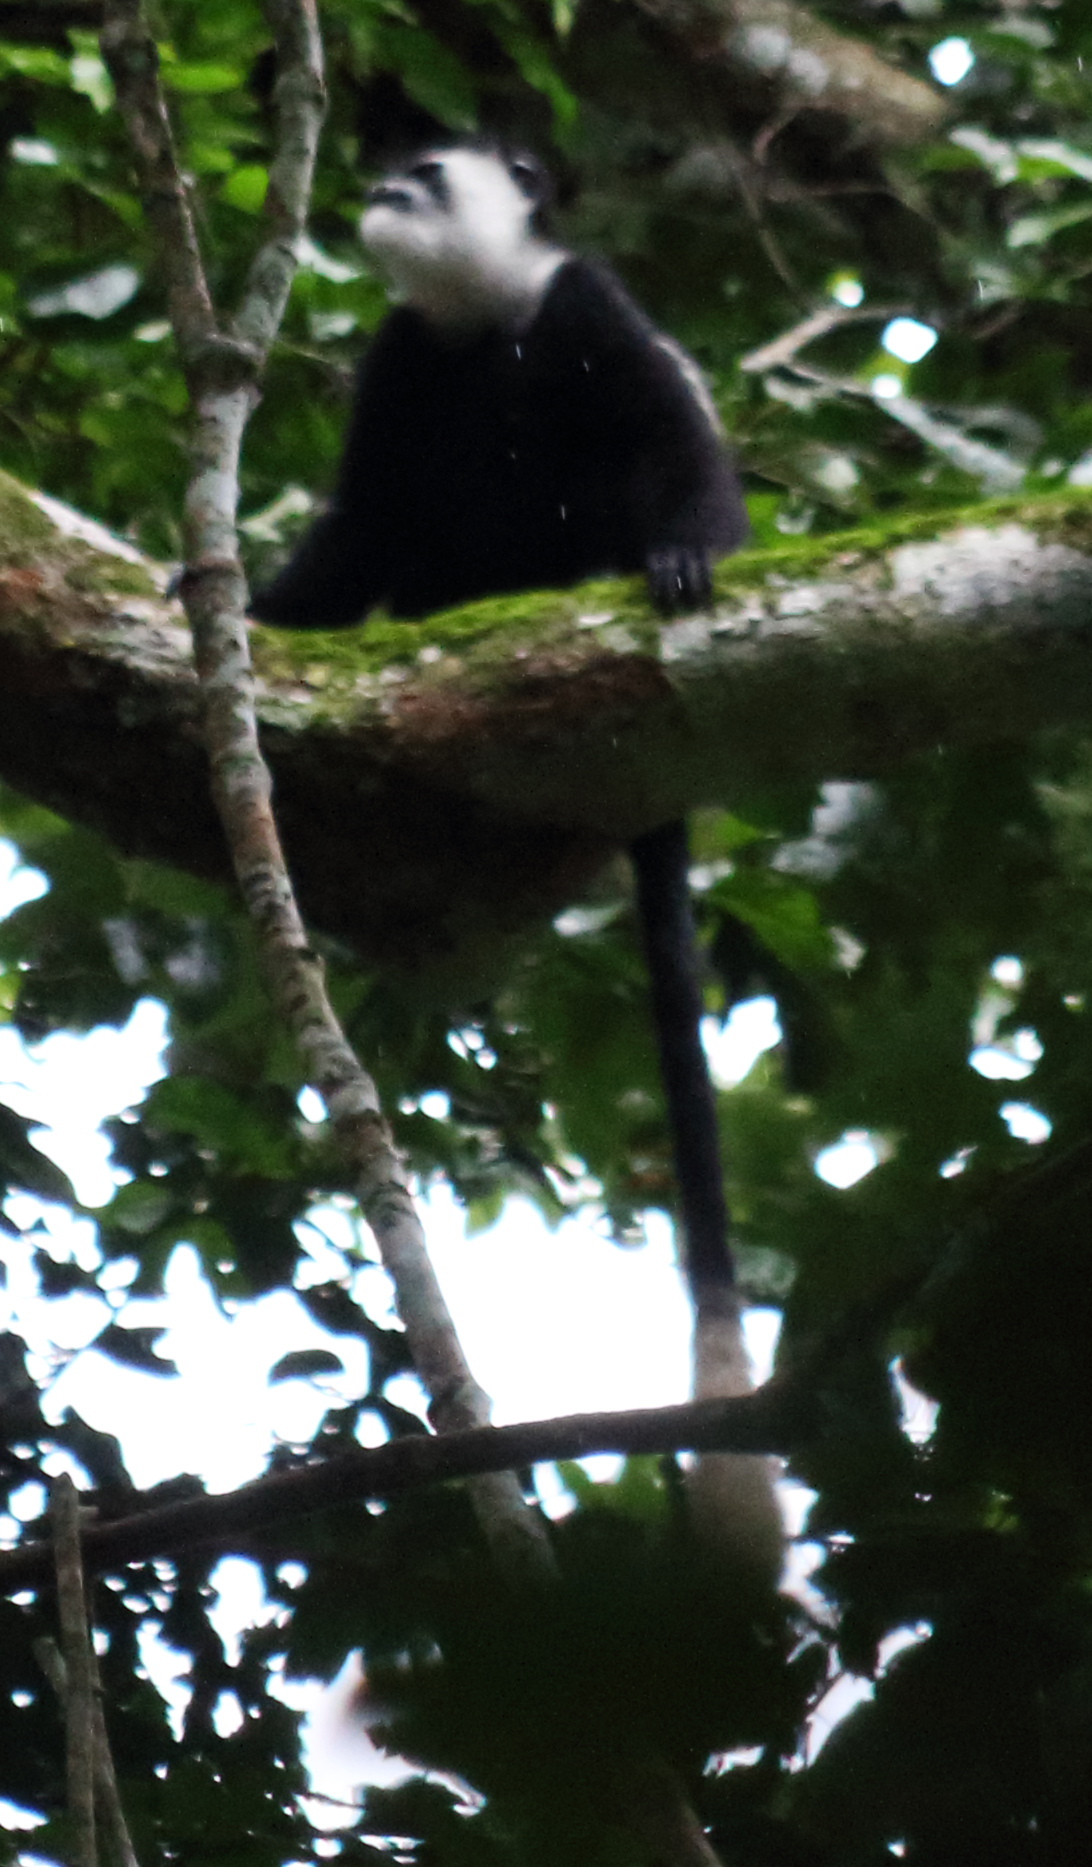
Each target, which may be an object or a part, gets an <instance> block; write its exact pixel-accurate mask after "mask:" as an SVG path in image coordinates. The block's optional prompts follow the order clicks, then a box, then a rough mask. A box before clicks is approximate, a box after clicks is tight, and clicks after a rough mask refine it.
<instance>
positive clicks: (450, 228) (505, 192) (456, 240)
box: [360, 149, 565, 327]
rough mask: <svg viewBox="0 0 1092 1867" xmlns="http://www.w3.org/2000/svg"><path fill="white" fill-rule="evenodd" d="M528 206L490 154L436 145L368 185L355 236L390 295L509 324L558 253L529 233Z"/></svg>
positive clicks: (524, 314) (458, 318)
mask: <svg viewBox="0 0 1092 1867" xmlns="http://www.w3.org/2000/svg"><path fill="white" fill-rule="evenodd" d="M534 212H535V203H534V201H533V200H531V199H530V198H529V197H528V195H527V194H526V193H525V192H524V189H523V188H521V187H520V185H519V182H518V180H517V179H516V177H515V176H514V175H513V174H512V173H511V171H510V170H509V168H508V166H507V165H506V164H505V162H504V161H502V159H501V158H500V156H497V155H491V154H487V153H486V152H484V151H481V150H477V149H447V150H438V151H430V152H427V153H426V154H424V155H422V156H420V157H418V158H417V159H416V160H415V161H414V162H413V163H411V164H410V166H409V167H408V168H407V169H405V170H404V171H400V172H398V173H396V174H392V175H389V176H388V177H387V178H386V180H384V181H382V182H380V183H379V185H378V187H376V188H374V189H373V190H372V193H371V195H370V197H369V204H368V207H367V209H366V211H365V213H364V217H363V219H362V220H361V223H360V233H361V238H362V239H363V241H364V245H365V246H366V247H367V249H368V252H369V253H370V254H371V256H372V258H373V259H374V260H375V262H376V264H377V265H378V266H379V268H380V269H381V271H382V272H383V273H384V274H385V275H386V277H387V278H388V279H389V281H390V284H391V287H392V289H393V292H394V294H395V296H396V297H398V298H400V299H402V300H403V301H404V302H405V303H407V304H410V305H413V306H415V307H416V309H417V310H419V311H421V312H423V313H424V315H425V316H426V317H428V318H429V319H431V320H432V321H433V322H435V323H438V324H445V325H451V326H456V327H458V326H466V325H475V324H479V323H482V322H483V321H484V322H493V321H494V320H496V319H499V320H501V321H506V322H514V323H516V324H518V323H520V322H521V321H524V320H526V319H527V318H529V317H533V316H534V313H535V311H536V310H537V309H538V305H539V303H540V301H541V298H542V294H543V292H544V291H545V290H546V287H547V285H548V284H549V282H550V279H551V278H552V277H553V274H554V273H555V272H556V270H557V268H558V266H559V265H561V263H562V261H563V259H564V257H565V255H564V254H563V253H562V252H560V251H559V250H558V249H557V248H556V247H551V246H549V245H547V244H546V242H545V241H544V240H541V239H540V238H539V237H538V235H537V234H535V232H534V231H533V229H532V226H531V221H532V218H533V215H534Z"/></svg>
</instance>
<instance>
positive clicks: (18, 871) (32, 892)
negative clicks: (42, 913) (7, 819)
mask: <svg viewBox="0 0 1092 1867" xmlns="http://www.w3.org/2000/svg"><path fill="white" fill-rule="evenodd" d="M48 892H49V883H48V882H47V881H46V878H45V876H44V875H43V874H42V872H41V870H40V869H32V868H30V867H29V866H27V865H26V864H24V862H23V860H22V858H21V856H20V854H19V851H18V850H17V849H16V847H15V844H14V843H9V842H7V840H6V839H5V838H2V837H0V920H6V919H7V916H8V915H9V914H13V913H14V912H15V909H16V908H19V907H22V905H23V903H24V901H37V899H38V897H39V895H44V894H47V893H48Z"/></svg>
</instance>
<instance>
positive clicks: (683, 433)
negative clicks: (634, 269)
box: [551, 260, 748, 611]
mask: <svg viewBox="0 0 1092 1867" xmlns="http://www.w3.org/2000/svg"><path fill="white" fill-rule="evenodd" d="M551 310H552V312H553V313H554V315H556V316H557V317H558V318H559V321H562V322H567V324H568V327H569V330H570V333H571V339H570V340H571V341H572V342H573V343H574V344H575V345H576V346H577V353H578V357H579V365H578V368H577V370H576V371H574V375H575V376H576V379H577V380H578V381H579V380H581V379H583V381H584V382H585V383H586V394H587V396H588V398H589V407H590V414H591V420H590V422H589V428H590V431H591V433H592V435H593V436H594V437H595V441H594V444H595V446H596V447H597V448H598V450H599V452H600V457H601V460H602V464H603V472H604V479H605V482H606V483H607V484H610V485H611V486H612V487H613V488H614V490H615V497H616V498H617V500H618V503H619V507H620V512H621V516H622V520H623V523H624V526H625V529H626V532H627V534H628V537H629V539H630V540H631V542H632V546H633V548H634V554H635V556H636V557H637V558H639V561H640V563H641V565H642V567H643V568H644V570H645V572H646V574H647V576H648V581H649V588H650V592H651V595H652V598H653V601H654V602H655V603H656V604H657V606H658V607H659V608H661V609H664V610H668V611H671V610H678V609H687V608H694V607H696V606H697V605H699V604H701V603H703V602H706V601H707V600H708V598H709V595H710V587H711V586H710V574H709V569H710V564H711V562H712V561H713V560H715V559H716V558H718V557H723V556H727V554H728V553H729V552H730V551H735V550H737V549H738V548H739V546H740V545H741V544H742V543H743V541H744V539H745V538H746V536H747V530H748V526H747V513H746V508H745V506H744V503H743V493H742V489H741V487H740V483H739V477H738V475H737V473H736V470H735V467H734V465H733V463H732V461H731V459H730V457H729V454H728V452H727V450H726V448H725V445H724V437H723V434H722V432H721V428H720V423H719V420H718V417H717V412H716V409H715V407H714V405H713V402H712V398H711V397H710V395H709V391H708V389H707V388H706V386H705V383H704V381H703V380H702V376H701V372H700V370H699V369H698V366H697V365H696V363H694V361H693V359H692V358H691V357H689V356H688V355H687V354H686V352H685V351H684V350H683V349H682V348H681V347H680V346H679V345H677V344H675V343H674V342H673V341H672V339H670V338H668V337H665V336H663V335H662V333H660V332H659V331H657V330H656V328H655V326H654V325H653V324H651V323H650V321H649V320H648V318H646V317H645V315H644V313H643V312H642V311H641V310H640V309H639V307H638V306H637V305H635V304H634V302H633V300H632V299H631V298H630V297H629V295H628V293H627V292H626V291H625V289H624V287H623V286H622V285H621V284H620V283H619V281H618V280H617V279H616V278H615V277H614V276H613V274H612V273H610V272H609V271H607V270H606V269H604V268H601V267H598V266H592V265H589V264H587V263H586V262H584V261H579V260H578V261H576V262H575V263H574V264H572V265H571V266H568V267H566V268H565V270H564V272H563V273H562V274H561V275H559V279H558V285H557V287H556V289H555V292H554V293H553V295H552V304H551Z"/></svg>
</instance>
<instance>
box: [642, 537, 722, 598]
mask: <svg viewBox="0 0 1092 1867" xmlns="http://www.w3.org/2000/svg"><path fill="white" fill-rule="evenodd" d="M645 575H646V576H647V578H648V593H649V595H650V597H651V598H652V601H653V602H654V603H655V605H656V608H657V609H658V610H659V611H660V612H661V614H662V615H665V616H677V615H679V614H680V613H682V612H683V611H685V610H688V609H700V608H701V607H702V605H703V604H704V603H708V602H710V601H711V600H712V596H713V578H712V574H711V571H710V568H709V553H708V552H707V551H695V550H693V549H692V548H691V547H690V546H689V545H670V546H665V547H664V548H663V549H662V550H659V551H650V552H649V554H648V558H647V559H646V562H645Z"/></svg>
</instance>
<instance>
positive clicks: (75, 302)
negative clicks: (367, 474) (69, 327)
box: [27, 264, 140, 320]
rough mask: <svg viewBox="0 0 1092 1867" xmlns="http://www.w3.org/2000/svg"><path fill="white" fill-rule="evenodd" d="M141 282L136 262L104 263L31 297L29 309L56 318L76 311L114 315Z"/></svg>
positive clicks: (84, 314) (88, 315)
mask: <svg viewBox="0 0 1092 1867" xmlns="http://www.w3.org/2000/svg"><path fill="white" fill-rule="evenodd" d="M139 286H140V274H139V272H138V271H137V269H136V267H135V266H125V265H120V264H119V265H115V266H103V267H101V268H100V270H99V271H98V272H89V273H87V274H86V276H85V277H84V278H82V279H70V280H69V281H68V283H67V284H66V285H61V286H58V287H56V289H55V290H53V291H49V292H38V293H37V294H36V295H35V297H33V298H30V299H28V300H27V310H28V311H29V313H30V315H31V317H32V318H56V317H60V316H62V315H63V314H65V313H72V312H75V313H77V314H78V315H79V316H80V317H82V318H95V319H96V320H97V319H100V318H110V317H113V314H114V312H115V311H120V310H121V307H122V305H127V304H128V303H129V300H130V299H131V298H132V297H134V296H135V294H136V292H137V290H138V289H139Z"/></svg>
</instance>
